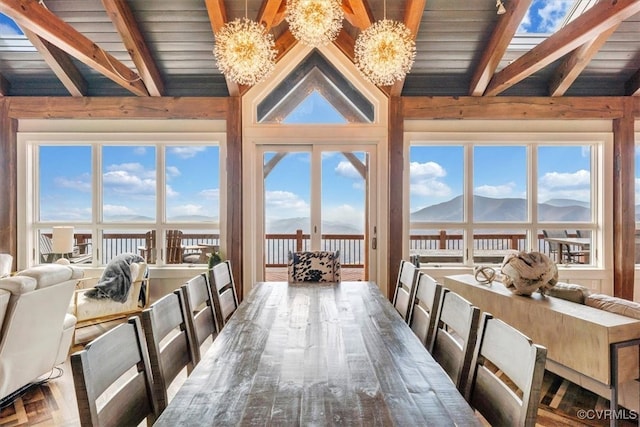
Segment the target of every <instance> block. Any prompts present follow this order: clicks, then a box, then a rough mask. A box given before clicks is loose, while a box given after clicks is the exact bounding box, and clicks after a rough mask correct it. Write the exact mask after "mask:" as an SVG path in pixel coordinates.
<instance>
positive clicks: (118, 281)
mask: <svg viewBox="0 0 640 427" xmlns="http://www.w3.org/2000/svg"><path fill="white" fill-rule="evenodd" d="M143 261H144V258H142V257H141V256H139V255H136V254H131V253H124V254H120V255H117V256H116V257H114V258H112V259H111V261H109V264H107V266H106V267H105V268H104V271H103V272H102V276H101V277H100V280H99V281H98V284H97V285H96V286H95V289H92V290H90V291H87V292H86V293H85V295H86V296H87V297H89V298H96V299H103V298H111V299H112V300H114V301H118V302H122V303H124V302H126V300H127V295H129V288H130V287H131V268H130V265H131V264H132V263H134V262H143Z"/></svg>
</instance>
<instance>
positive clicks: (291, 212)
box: [264, 191, 310, 218]
mask: <svg viewBox="0 0 640 427" xmlns="http://www.w3.org/2000/svg"><path fill="white" fill-rule="evenodd" d="M264 198H265V200H264V202H265V207H266V209H268V210H269V214H270V215H271V216H273V217H275V218H292V217H297V216H309V212H310V207H309V204H308V203H307V202H305V201H304V200H303V199H302V198H300V197H299V196H298V195H297V194H294V193H292V192H290V191H267V192H265V195H264Z"/></svg>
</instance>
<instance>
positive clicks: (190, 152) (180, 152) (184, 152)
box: [169, 147, 207, 159]
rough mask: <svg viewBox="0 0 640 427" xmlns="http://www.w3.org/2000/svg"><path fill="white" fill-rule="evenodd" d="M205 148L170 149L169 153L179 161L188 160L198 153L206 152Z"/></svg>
mask: <svg viewBox="0 0 640 427" xmlns="http://www.w3.org/2000/svg"><path fill="white" fill-rule="evenodd" d="M206 149H207V147H171V148H170V149H169V152H170V153H172V154H175V155H176V156H178V157H180V158H181V159H190V158H192V157H195V156H196V155H197V154H198V153H201V152H203V151H206Z"/></svg>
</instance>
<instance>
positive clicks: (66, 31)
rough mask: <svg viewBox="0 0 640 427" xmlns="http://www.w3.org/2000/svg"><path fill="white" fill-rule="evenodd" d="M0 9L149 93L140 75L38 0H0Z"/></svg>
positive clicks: (117, 78)
mask: <svg viewBox="0 0 640 427" xmlns="http://www.w3.org/2000/svg"><path fill="white" fill-rule="evenodd" d="M0 12H2V13H4V14H5V15H7V16H9V17H11V18H13V20H14V21H15V22H16V23H17V24H18V25H20V26H21V27H23V28H27V29H28V30H30V31H32V32H33V33H35V34H37V35H38V36H40V37H42V38H43V39H45V40H47V41H49V42H50V43H53V44H54V45H56V46H57V47H59V48H60V49H62V50H64V51H66V52H67V53H68V54H70V55H72V56H74V57H76V58H77V59H78V60H79V61H81V62H83V63H84V64H86V65H88V66H89V67H91V68H93V69H95V70H97V71H98V72H100V73H102V74H103V75H105V76H106V77H108V78H109V79H111V80H113V81H114V82H116V83H117V84H119V85H120V86H122V87H124V88H125V89H127V90H129V91H131V92H132V93H134V94H136V95H140V96H148V95H149V92H148V91H147V88H146V87H145V86H144V83H143V82H142V80H141V79H140V76H138V75H137V74H136V73H135V72H134V71H132V70H130V69H129V68H128V67H127V66H125V65H124V64H123V63H122V62H120V61H118V60H117V59H116V58H114V57H113V56H112V55H110V54H109V53H108V52H105V51H104V50H103V49H102V48H100V46H98V45H96V44H95V43H94V42H92V41H91V40H89V39H88V38H87V37H86V36H84V35H83V34H82V33H80V32H79V31H77V30H76V29H75V28H73V27H72V26H71V25H69V24H67V23H66V22H64V21H62V20H61V19H60V18H58V17H57V16H56V15H54V14H53V13H52V12H51V11H49V10H48V9H47V8H46V7H44V6H42V5H40V4H39V3H38V1H37V0H0Z"/></svg>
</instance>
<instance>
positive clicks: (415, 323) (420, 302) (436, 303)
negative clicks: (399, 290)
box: [409, 272, 442, 349]
mask: <svg viewBox="0 0 640 427" xmlns="http://www.w3.org/2000/svg"><path fill="white" fill-rule="evenodd" d="M441 296H442V285H441V284H439V283H438V282H436V280H435V279H434V278H433V277H431V276H429V275H428V274H427V273H423V272H419V273H418V278H417V280H416V292H415V295H414V297H413V302H412V304H413V306H412V308H411V314H410V318H409V326H410V327H411V329H412V330H413V332H414V333H415V334H416V336H417V337H418V338H420V342H422V344H423V345H424V346H425V347H426V348H427V349H431V347H432V341H433V336H434V332H435V329H436V318H437V313H438V308H439V307H440V298H441Z"/></svg>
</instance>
